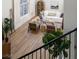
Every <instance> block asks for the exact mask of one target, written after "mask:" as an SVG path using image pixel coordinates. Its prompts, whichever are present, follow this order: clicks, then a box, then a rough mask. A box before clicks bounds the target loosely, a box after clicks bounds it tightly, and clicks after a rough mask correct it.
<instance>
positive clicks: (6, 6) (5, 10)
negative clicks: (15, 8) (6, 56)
mask: <svg viewBox="0 0 79 59" xmlns="http://www.w3.org/2000/svg"><path fill="white" fill-rule="evenodd" d="M11 3H12V0H2V18H3V19H4V18H6V17H7V18H10V11H9V10H10V9H11V8H12V4H11Z"/></svg>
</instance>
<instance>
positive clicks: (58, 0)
mask: <svg viewBox="0 0 79 59" xmlns="http://www.w3.org/2000/svg"><path fill="white" fill-rule="evenodd" d="M43 1H44V2H45V9H46V10H54V9H51V8H50V7H51V6H56V5H59V9H57V11H60V12H63V8H64V0H43Z"/></svg>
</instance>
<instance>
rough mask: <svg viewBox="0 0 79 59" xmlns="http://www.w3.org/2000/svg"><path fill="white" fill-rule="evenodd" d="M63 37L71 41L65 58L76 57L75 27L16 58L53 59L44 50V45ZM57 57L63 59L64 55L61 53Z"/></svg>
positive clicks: (74, 58)
mask: <svg viewBox="0 0 79 59" xmlns="http://www.w3.org/2000/svg"><path fill="white" fill-rule="evenodd" d="M65 37H68V38H69V39H70V41H71V44H70V48H69V49H68V50H67V52H68V57H67V59H76V57H77V55H76V54H77V45H76V44H77V28H75V29H73V30H71V31H69V32H68V33H66V34H64V35H62V36H60V37H58V38H56V39H54V40H52V41H50V42H49V43H47V44H45V45H43V46H41V47H39V48H37V49H35V50H33V51H31V52H30V53H27V54H25V55H23V56H21V57H19V58H18V59H53V56H52V55H51V54H50V53H49V52H48V51H47V50H45V49H44V47H45V46H48V45H50V44H51V43H52V44H53V42H54V41H55V40H58V39H62V38H65ZM73 51H74V52H73ZM58 58H59V59H65V57H63V55H62V56H59V57H58Z"/></svg>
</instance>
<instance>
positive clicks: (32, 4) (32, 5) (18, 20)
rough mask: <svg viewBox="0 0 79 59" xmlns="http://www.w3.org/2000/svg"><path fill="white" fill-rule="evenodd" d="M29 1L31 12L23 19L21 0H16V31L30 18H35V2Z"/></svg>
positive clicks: (33, 0)
mask: <svg viewBox="0 0 79 59" xmlns="http://www.w3.org/2000/svg"><path fill="white" fill-rule="evenodd" d="M28 1H29V8H28V9H29V12H28V14H27V15H25V16H23V17H21V16H20V0H14V23H15V29H17V28H18V27H20V26H21V25H22V24H24V23H25V22H26V21H28V20H29V19H30V18H32V17H33V16H35V0H28Z"/></svg>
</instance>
